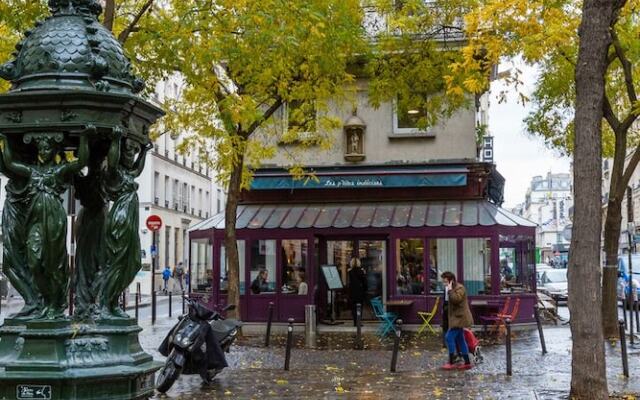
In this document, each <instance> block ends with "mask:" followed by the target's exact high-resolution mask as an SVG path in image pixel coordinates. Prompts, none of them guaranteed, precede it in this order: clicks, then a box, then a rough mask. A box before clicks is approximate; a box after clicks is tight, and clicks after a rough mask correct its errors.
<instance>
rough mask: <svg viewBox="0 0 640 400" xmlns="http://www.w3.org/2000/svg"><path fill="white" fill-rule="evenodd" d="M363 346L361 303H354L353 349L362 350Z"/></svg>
mask: <svg viewBox="0 0 640 400" xmlns="http://www.w3.org/2000/svg"><path fill="white" fill-rule="evenodd" d="M363 348H364V346H363V343H362V304H361V303H357V304H356V343H355V349H356V350H362V349H363Z"/></svg>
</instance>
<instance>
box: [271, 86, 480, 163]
mask: <svg viewBox="0 0 640 400" xmlns="http://www.w3.org/2000/svg"><path fill="white" fill-rule="evenodd" d="M473 103H474V102H473V101H470V105H469V107H467V108H463V109H460V110H459V111H457V112H456V113H454V114H453V115H452V116H451V117H450V118H448V119H446V120H444V121H441V122H440V123H438V124H437V125H436V126H434V127H432V128H429V129H427V130H425V131H423V132H417V133H398V130H396V129H394V115H395V111H394V103H393V102H384V103H382V104H380V107H378V108H374V107H373V106H372V105H370V104H369V98H368V94H367V90H366V82H365V81H362V80H361V81H359V83H358V91H357V95H356V97H355V101H353V100H352V101H346V102H344V103H343V104H332V105H331V106H330V107H329V110H330V111H329V112H328V113H329V115H330V116H335V117H336V118H338V119H339V120H341V121H343V122H344V121H346V120H347V119H348V118H349V117H350V116H351V115H352V112H353V109H354V106H355V107H356V109H357V115H358V116H359V117H360V118H361V119H362V120H363V121H364V122H365V124H366V126H367V129H366V134H365V138H364V154H365V159H364V161H361V162H357V163H353V162H349V161H345V157H344V156H345V152H346V146H347V140H346V137H345V134H344V132H343V130H342V129H336V130H333V131H330V132H326V135H328V136H330V138H331V139H332V144H333V145H332V147H331V149H329V150H322V149H319V148H318V147H311V148H309V149H306V150H300V149H298V148H296V147H295V146H282V145H280V146H279V148H278V151H277V154H276V155H275V157H273V158H272V159H270V160H266V161H264V165H270V166H271V165H274V166H286V165H291V164H292V163H294V162H295V163H299V164H303V165H314V166H316V165H317V166H331V165H345V164H347V165H348V164H389V163H390V164H405V163H424V162H429V161H436V160H451V159H455V160H462V159H473V160H475V159H476V157H477V144H476V135H475V126H476V122H477V121H476V120H477V118H476V109H475V107H474V105H473ZM484 104H486V105H487V106H488V102H485V103H484ZM284 109H286V107H285V108H284ZM284 109H283V110H281V112H279V113H277V114H276V118H280V119H283V120H286V119H285V117H286V111H284ZM282 126H283V127H284V126H286V123H282ZM263 140H264V139H263ZM267 141H268V142H269V143H270V144H273V143H274V139H269V140H267Z"/></svg>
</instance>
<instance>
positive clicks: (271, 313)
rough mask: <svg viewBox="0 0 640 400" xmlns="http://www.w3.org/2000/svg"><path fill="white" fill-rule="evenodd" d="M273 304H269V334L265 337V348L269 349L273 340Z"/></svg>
mask: <svg viewBox="0 0 640 400" xmlns="http://www.w3.org/2000/svg"><path fill="white" fill-rule="evenodd" d="M273 306H274V304H273V302H269V315H268V317H267V333H266V334H265V337H264V347H269V340H270V339H271V322H272V321H273Z"/></svg>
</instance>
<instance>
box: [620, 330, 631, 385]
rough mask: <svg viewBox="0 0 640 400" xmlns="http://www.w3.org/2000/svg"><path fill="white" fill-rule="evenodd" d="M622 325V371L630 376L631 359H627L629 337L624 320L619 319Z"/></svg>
mask: <svg viewBox="0 0 640 400" xmlns="http://www.w3.org/2000/svg"><path fill="white" fill-rule="evenodd" d="M618 325H619V326H620V349H621V350H622V372H623V373H624V376H626V377H627V378H628V377H629V360H628V359H627V339H626V338H625V333H624V321H623V320H618Z"/></svg>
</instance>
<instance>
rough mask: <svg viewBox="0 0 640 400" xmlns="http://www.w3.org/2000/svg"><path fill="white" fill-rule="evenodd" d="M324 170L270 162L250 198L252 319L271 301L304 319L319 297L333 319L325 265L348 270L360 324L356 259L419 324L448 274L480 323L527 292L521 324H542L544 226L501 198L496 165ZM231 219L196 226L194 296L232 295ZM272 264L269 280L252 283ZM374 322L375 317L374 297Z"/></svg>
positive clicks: (374, 288)
mask: <svg viewBox="0 0 640 400" xmlns="http://www.w3.org/2000/svg"><path fill="white" fill-rule="evenodd" d="M312 171H313V173H314V178H312V179H308V180H295V179H293V178H292V177H291V176H289V175H288V173H287V171H286V170H284V169H277V168H271V169H269V168H265V169H260V170H257V171H256V172H255V177H254V180H253V182H252V185H251V189H250V190H247V191H245V192H243V194H242V201H241V205H240V206H239V208H238V214H237V220H236V221H235V224H236V228H237V237H238V242H237V247H238V251H239V257H240V291H241V305H240V311H241V318H242V320H243V321H247V322H260V321H266V319H267V313H268V305H269V303H271V302H272V303H273V304H274V305H275V309H274V320H276V321H282V322H284V321H286V320H287V319H288V318H290V317H293V318H294V319H295V321H296V322H302V321H304V306H305V305H307V304H315V305H316V310H317V313H318V318H319V319H320V320H324V319H329V317H330V316H331V309H332V308H331V307H330V303H331V298H332V296H331V292H330V291H329V290H328V286H327V282H326V280H325V278H324V276H323V273H322V266H324V265H332V266H336V267H337V270H338V273H339V275H340V278H341V280H342V283H343V286H344V287H345V289H343V290H337V291H336V292H335V293H334V297H335V304H334V312H335V314H334V315H335V317H336V318H337V319H343V320H348V319H350V318H351V304H350V298H349V291H348V289H347V287H348V285H349V282H348V270H349V268H350V261H351V260H352V258H354V257H357V258H358V259H359V260H360V263H361V265H362V267H363V268H364V270H365V272H366V275H367V283H368V285H367V286H368V297H369V298H373V297H380V298H381V299H382V301H383V303H384V304H385V305H386V307H387V309H388V310H392V311H394V312H397V313H399V314H400V316H401V318H402V319H403V320H404V321H405V322H407V323H417V322H418V320H419V319H418V315H417V312H418V311H430V310H431V309H432V307H433V305H434V303H435V302H436V299H437V298H438V297H440V298H442V296H443V286H442V283H441V280H440V274H442V272H444V271H452V272H454V273H455V274H456V276H457V277H458V279H459V281H460V282H462V283H463V284H464V285H465V287H466V288H467V292H468V296H469V301H470V304H471V308H472V311H473V313H474V317H475V318H476V323H479V320H478V316H480V315H483V314H491V313H495V312H496V310H497V309H499V308H500V307H501V306H502V305H503V303H504V301H505V300H506V299H507V298H512V299H514V300H515V299H520V307H519V313H518V315H517V317H516V319H515V322H516V323H518V322H520V323H523V322H530V321H532V320H533V306H534V304H535V302H536V294H535V293H536V280H535V276H536V275H535V258H534V257H535V256H534V253H535V242H534V241H535V224H533V223H532V222H530V221H528V220H525V219H523V218H521V217H519V216H517V215H514V214H512V213H510V212H509V211H507V210H505V209H502V208H500V206H499V205H497V204H499V203H500V202H501V198H502V187H503V184H504V179H503V178H502V177H501V176H500V174H499V173H498V172H497V171H496V170H495V166H494V165H493V164H490V163H482V162H477V161H467V162H448V163H440V164H434V163H429V164H410V165H393V166H390V165H367V166H353V165H351V166H342V167H317V168H313V169H312ZM225 223H226V221H225V220H224V213H221V214H218V215H214V216H213V217H211V218H209V219H207V220H206V221H203V222H201V223H199V224H198V225H196V226H194V227H192V228H191V230H190V233H189V239H190V265H189V267H190V269H189V276H190V282H189V286H190V293H191V296H194V297H197V298H200V299H201V301H203V302H206V303H208V304H209V305H211V306H219V305H222V304H226V302H227V266H226V257H225V248H224V241H223V239H224V226H225ZM261 271H262V274H264V271H266V280H265V282H263V283H262V284H261V285H260V287H258V285H253V287H252V282H254V280H255V279H256V277H257V276H258V274H260V273H261ZM395 300H405V301H402V302H397V301H395ZM394 303H395V305H394ZM440 304H442V301H441V300H440ZM512 304H513V302H512ZM438 311H439V312H438V314H437V317H436V318H435V322H436V323H439V321H440V319H441V313H440V311H441V308H440V309H439V310H438ZM363 318H364V319H365V320H373V319H375V316H374V315H373V312H372V309H371V306H370V304H365V305H364V313H363Z"/></svg>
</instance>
